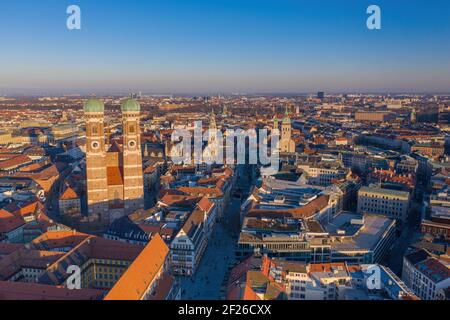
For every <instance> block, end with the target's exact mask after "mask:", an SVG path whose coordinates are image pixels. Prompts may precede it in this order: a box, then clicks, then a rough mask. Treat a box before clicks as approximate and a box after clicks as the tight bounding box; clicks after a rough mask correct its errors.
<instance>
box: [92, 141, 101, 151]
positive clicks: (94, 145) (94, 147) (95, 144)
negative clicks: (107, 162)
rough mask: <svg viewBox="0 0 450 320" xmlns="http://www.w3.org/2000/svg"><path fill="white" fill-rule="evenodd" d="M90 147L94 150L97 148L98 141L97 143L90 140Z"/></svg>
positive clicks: (98, 145) (98, 146)
mask: <svg viewBox="0 0 450 320" xmlns="http://www.w3.org/2000/svg"><path fill="white" fill-rule="evenodd" d="M91 147H92V149H94V150H98V149H99V148H100V143H98V141H92V143H91Z"/></svg>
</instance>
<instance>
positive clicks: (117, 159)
mask: <svg viewBox="0 0 450 320" xmlns="http://www.w3.org/2000/svg"><path fill="white" fill-rule="evenodd" d="M121 108H122V126H123V129H122V131H123V139H122V140H123V141H122V143H119V142H118V141H117V140H112V141H109V137H108V138H106V136H105V124H104V123H105V122H104V111H105V106H104V104H103V102H102V101H101V100H99V99H89V100H87V101H86V103H85V105H84V113H85V119H86V174H87V199H88V209H89V216H91V217H97V218H98V219H100V220H101V221H102V222H105V223H108V222H112V221H114V220H116V219H118V218H120V217H122V216H124V215H128V214H130V213H132V212H134V211H136V210H138V209H143V208H144V182H143V173H142V153H141V133H140V124H139V119H140V111H141V109H140V105H139V103H138V102H137V101H136V100H134V99H127V100H125V101H124V102H123V103H122V106H121Z"/></svg>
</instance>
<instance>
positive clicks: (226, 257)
mask: <svg viewBox="0 0 450 320" xmlns="http://www.w3.org/2000/svg"><path fill="white" fill-rule="evenodd" d="M242 173H243V172H240V174H239V176H238V182H237V188H241V190H242V192H248V190H249V189H250V184H249V179H248V178H247V175H246V174H242ZM240 206H241V199H240V198H237V197H236V198H232V200H231V203H230V205H229V206H228V208H227V209H226V210H225V214H224V219H223V220H222V221H221V222H218V224H217V226H216V229H215V230H214V233H213V235H212V238H211V239H210V241H209V242H208V247H207V248H206V251H205V254H204V255H203V258H202V260H201V262H200V266H199V268H198V270H197V272H196V273H195V275H194V276H192V277H190V278H188V277H180V278H179V279H180V283H181V288H182V299H186V300H193V299H195V300H218V299H222V298H223V295H222V293H221V288H222V285H223V282H224V280H225V279H226V276H227V274H228V271H229V267H230V266H232V265H233V264H234V262H235V257H234V252H235V248H236V243H237V240H238V237H239V225H240V221H239V220H240V218H239V213H240Z"/></svg>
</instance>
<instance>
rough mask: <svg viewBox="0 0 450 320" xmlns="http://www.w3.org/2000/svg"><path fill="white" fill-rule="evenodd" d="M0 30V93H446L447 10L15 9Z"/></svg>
mask: <svg viewBox="0 0 450 320" xmlns="http://www.w3.org/2000/svg"><path fill="white" fill-rule="evenodd" d="M71 4H76V5H79V6H80V7H81V10H82V30H79V31H70V30H68V29H67V28H66V19H67V16H68V15H67V14H66V8H67V6H69V5H71ZM370 4H377V5H379V6H380V7H381V9H382V30H379V31H370V30H368V29H367V28H366V25H365V24H366V18H367V14H366V8H367V7H368V6H369V5H370ZM0 30H1V31H0V34H1V35H2V37H1V38H2V42H1V44H2V50H1V51H0V58H1V70H2V71H1V72H0V94H18V93H22V92H23V93H42V92H48V93H75V92H81V93H89V92H102V93H109V92H114V93H121V92H129V91H142V92H145V93H218V92H220V93H232V92H236V93H265V92H268V93H274V92H279V93H282V92H289V93H295V92H299V93H306V92H314V91H317V90H324V91H327V92H341V91H344V92H449V91H450V59H449V58H448V57H450V41H449V39H450V3H448V2H447V1H438V0H434V1H423V0H411V1H406V0H396V1H388V0H372V1H365V0H349V1H345V2H342V1H330V0H318V1H315V2H314V3H311V1H301V0H296V1H294V0H277V1H275V0H273V1H268V0H266V1H265V0H259V1H256V0H240V1H238V0H214V1H208V0H195V1H194V0H192V1H190V0H183V1H182V0H178V1H175V0H158V1H145V2H144V1H141V0H139V1H137V0H134V1H126V2H125V1H111V0H110V1H106V0H103V1H95V3H94V2H93V1H86V0H82V1H75V0H72V1H70V0H69V1H62V0H59V1H58V0H41V1H32V0H16V1H2V2H1V3H0Z"/></svg>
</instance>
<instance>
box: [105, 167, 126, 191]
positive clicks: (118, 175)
mask: <svg viewBox="0 0 450 320" xmlns="http://www.w3.org/2000/svg"><path fill="white" fill-rule="evenodd" d="M106 170H107V175H108V185H109V186H120V185H123V177H122V172H121V170H120V168H119V167H108V168H107V169H106Z"/></svg>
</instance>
